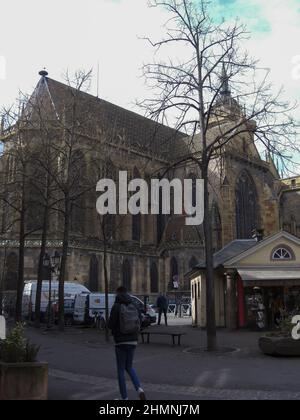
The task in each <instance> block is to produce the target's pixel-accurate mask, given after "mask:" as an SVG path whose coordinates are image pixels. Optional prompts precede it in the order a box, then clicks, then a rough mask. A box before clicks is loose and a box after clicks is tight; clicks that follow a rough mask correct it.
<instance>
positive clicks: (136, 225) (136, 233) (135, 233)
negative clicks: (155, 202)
mask: <svg viewBox="0 0 300 420" xmlns="http://www.w3.org/2000/svg"><path fill="white" fill-rule="evenodd" d="M133 178H134V179H135V178H141V175H140V173H139V171H138V170H137V168H134V171H133ZM137 205H140V203H139V202H138V203H137ZM140 239H141V213H138V214H134V215H133V216H132V240H133V241H139V240H140Z"/></svg>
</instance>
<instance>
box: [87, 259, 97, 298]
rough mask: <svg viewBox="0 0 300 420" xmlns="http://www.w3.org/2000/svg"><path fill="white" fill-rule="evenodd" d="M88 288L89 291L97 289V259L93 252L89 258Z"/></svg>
mask: <svg viewBox="0 0 300 420" xmlns="http://www.w3.org/2000/svg"><path fill="white" fill-rule="evenodd" d="M88 288H89V289H90V291H91V292H97V291H98V290H99V261H98V258H97V257H96V255H95V254H93V255H92V256H91V259H90V270H89V284H88Z"/></svg>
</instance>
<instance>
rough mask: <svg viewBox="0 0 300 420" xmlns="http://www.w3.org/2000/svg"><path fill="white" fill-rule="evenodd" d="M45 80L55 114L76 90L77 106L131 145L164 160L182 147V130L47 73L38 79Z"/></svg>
mask: <svg viewBox="0 0 300 420" xmlns="http://www.w3.org/2000/svg"><path fill="white" fill-rule="evenodd" d="M45 82H46V84H47V89H48V92H49V93H50V95H51V100H52V102H53V106H54V107H55V111H56V112H57V114H58V115H62V113H63V109H64V107H67V105H66V104H67V103H68V101H69V102H70V100H72V97H74V94H76V95H77V99H76V101H77V102H78V106H79V108H80V107H82V109H83V110H86V108H88V110H89V118H90V119H92V120H94V121H97V122H98V124H99V126H101V127H102V128H104V129H109V130H112V128H113V129H114V132H115V133H118V135H119V136H122V137H123V138H124V140H125V142H126V143H129V144H130V146H131V147H132V148H134V149H138V150H143V151H149V152H151V153H153V155H160V156H162V157H164V158H165V159H166V160H172V159H173V158H175V157H176V155H177V154H179V155H182V154H183V153H184V151H185V150H186V145H185V142H184V141H183V140H182V138H183V137H185V134H184V133H180V132H178V131H176V130H174V129H172V128H170V127H167V126H165V125H162V124H159V123H156V122H155V121H153V120H151V119H148V118H146V117H143V116H142V115H139V114H137V113H135V112H132V111H129V110H127V109H124V108H121V107H120V106H117V105H114V104H112V103H110V102H107V101H105V100H103V99H100V98H97V97H95V96H92V95H90V94H88V93H86V92H82V91H77V90H75V89H74V88H72V87H70V86H68V85H66V84H63V83H60V82H58V81H56V80H53V79H50V78H48V77H46V78H42V79H41V81H40V83H44V84H45Z"/></svg>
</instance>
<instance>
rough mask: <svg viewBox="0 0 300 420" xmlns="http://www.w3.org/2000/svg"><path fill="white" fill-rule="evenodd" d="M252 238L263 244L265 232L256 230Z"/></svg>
mask: <svg viewBox="0 0 300 420" xmlns="http://www.w3.org/2000/svg"><path fill="white" fill-rule="evenodd" d="M252 233H253V235H252V238H253V239H256V241H257V242H261V241H263V239H264V230H263V229H254V230H253V232H252Z"/></svg>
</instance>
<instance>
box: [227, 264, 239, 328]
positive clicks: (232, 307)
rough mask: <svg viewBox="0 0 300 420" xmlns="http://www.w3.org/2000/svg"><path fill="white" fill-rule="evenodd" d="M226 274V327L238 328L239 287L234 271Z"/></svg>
mask: <svg viewBox="0 0 300 420" xmlns="http://www.w3.org/2000/svg"><path fill="white" fill-rule="evenodd" d="M225 276H226V328H227V329H229V330H231V331H232V330H236V329H237V325H238V322H237V288H236V280H235V273H234V272H227V273H225Z"/></svg>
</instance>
